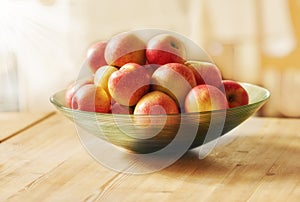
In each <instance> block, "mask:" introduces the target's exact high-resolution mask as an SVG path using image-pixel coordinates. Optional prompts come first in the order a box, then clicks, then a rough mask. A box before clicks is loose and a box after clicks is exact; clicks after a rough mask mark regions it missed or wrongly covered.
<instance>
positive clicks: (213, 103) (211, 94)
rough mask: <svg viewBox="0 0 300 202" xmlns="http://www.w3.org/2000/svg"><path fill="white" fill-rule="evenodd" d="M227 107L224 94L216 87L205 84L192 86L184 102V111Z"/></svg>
mask: <svg viewBox="0 0 300 202" xmlns="http://www.w3.org/2000/svg"><path fill="white" fill-rule="evenodd" d="M228 107H229V106H228V102H227V99H226V96H225V94H224V93H223V92H222V91H221V90H220V89H218V88H217V87H215V86H211V85H206V84H201V85H198V86H196V87H194V88H193V89H192V90H191V91H190V92H189V93H188V94H187V96H186V98H185V103H184V110H185V112H186V113H189V112H203V111H212V110H219V109H227V108H228Z"/></svg>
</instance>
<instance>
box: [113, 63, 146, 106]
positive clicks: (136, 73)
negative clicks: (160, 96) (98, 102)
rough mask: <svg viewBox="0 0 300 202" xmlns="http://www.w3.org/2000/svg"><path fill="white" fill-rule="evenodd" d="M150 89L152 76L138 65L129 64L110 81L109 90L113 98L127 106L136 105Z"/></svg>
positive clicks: (115, 73)
mask: <svg viewBox="0 0 300 202" xmlns="http://www.w3.org/2000/svg"><path fill="white" fill-rule="evenodd" d="M149 87H150V76H149V75H148V73H147V71H146V69H145V68H144V67H143V66H141V65H139V64H136V63H127V64H125V65H123V66H122V67H121V68H120V69H119V70H118V71H115V72H113V73H112V74H111V76H110V77H109V79H108V90H109V93H110V95H111V96H112V98H113V99H114V100H115V101H116V102H117V103H119V104H121V105H125V106H133V105H135V104H136V103H137V102H138V101H139V99H140V98H141V97H142V96H143V95H145V94H146V93H147V92H148V90H149Z"/></svg>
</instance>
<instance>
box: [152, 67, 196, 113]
mask: <svg viewBox="0 0 300 202" xmlns="http://www.w3.org/2000/svg"><path fill="white" fill-rule="evenodd" d="M151 84H152V89H153V90H159V91H162V92H164V93H166V94H168V95H169V96H171V97H172V98H173V99H174V100H175V101H176V103H177V105H178V106H179V107H180V108H181V107H183V104H184V99H185V96H186V95H187V93H188V92H189V91H190V90H191V89H192V88H193V87H195V86H196V79H195V76H194V74H193V72H192V70H191V69H190V68H189V67H187V66H185V65H184V64H180V63H168V64H165V65H162V66H160V67H159V68H158V69H157V70H155V71H154V73H153V75H152V77H151Z"/></svg>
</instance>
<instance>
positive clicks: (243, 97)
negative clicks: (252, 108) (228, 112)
mask: <svg viewBox="0 0 300 202" xmlns="http://www.w3.org/2000/svg"><path fill="white" fill-rule="evenodd" d="M222 83H223V86H224V90H225V94H226V97H227V100H228V103H229V107H230V108H234V107H239V106H243V105H247V104H249V95H248V92H247V91H246V89H245V88H244V87H243V86H242V85H241V84H239V83H238V82H236V81H233V80H223V81H222Z"/></svg>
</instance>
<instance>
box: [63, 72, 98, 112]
mask: <svg viewBox="0 0 300 202" xmlns="http://www.w3.org/2000/svg"><path fill="white" fill-rule="evenodd" d="M87 84H93V78H90V77H87V78H81V79H78V80H77V81H74V82H72V83H71V84H70V85H69V86H68V87H67V90H66V93H65V101H66V105H67V106H68V107H71V105H72V98H73V96H74V94H75V93H76V91H77V90H78V89H79V88H80V87H82V86H84V85H87Z"/></svg>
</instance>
